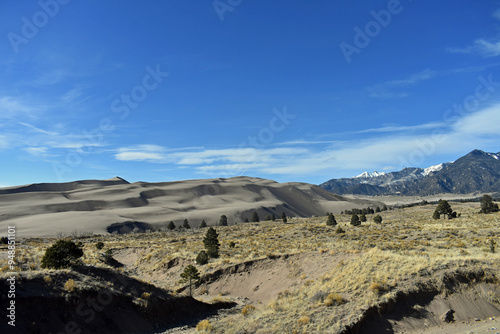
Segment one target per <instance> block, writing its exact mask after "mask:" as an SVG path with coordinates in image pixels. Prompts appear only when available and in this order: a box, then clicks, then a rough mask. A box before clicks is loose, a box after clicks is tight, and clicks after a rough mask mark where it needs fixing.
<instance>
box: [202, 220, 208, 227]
mask: <svg viewBox="0 0 500 334" xmlns="http://www.w3.org/2000/svg"><path fill="white" fill-rule="evenodd" d="M200 227H201V228H203V227H207V222H206V221H205V219H203V220H202V222H201V224H200Z"/></svg>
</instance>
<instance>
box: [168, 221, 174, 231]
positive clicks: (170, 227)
mask: <svg viewBox="0 0 500 334" xmlns="http://www.w3.org/2000/svg"><path fill="white" fill-rule="evenodd" d="M168 229H169V230H175V224H174V222H170V223H168Z"/></svg>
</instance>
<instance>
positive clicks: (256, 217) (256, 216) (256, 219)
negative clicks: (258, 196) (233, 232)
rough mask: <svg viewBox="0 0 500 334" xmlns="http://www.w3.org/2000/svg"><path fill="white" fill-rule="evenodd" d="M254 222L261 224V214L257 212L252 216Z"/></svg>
mask: <svg viewBox="0 0 500 334" xmlns="http://www.w3.org/2000/svg"><path fill="white" fill-rule="evenodd" d="M252 222H254V223H258V222H260V218H259V214H258V213H257V211H254V212H253V214H252Z"/></svg>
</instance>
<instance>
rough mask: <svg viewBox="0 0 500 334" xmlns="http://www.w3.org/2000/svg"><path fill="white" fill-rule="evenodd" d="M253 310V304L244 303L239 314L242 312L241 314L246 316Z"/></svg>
mask: <svg viewBox="0 0 500 334" xmlns="http://www.w3.org/2000/svg"><path fill="white" fill-rule="evenodd" d="M253 311H255V306H253V305H245V307H244V308H243V309H242V310H241V314H243V316H245V317H246V316H247V315H249V314H250V313H252V312H253Z"/></svg>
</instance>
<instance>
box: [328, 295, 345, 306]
mask: <svg viewBox="0 0 500 334" xmlns="http://www.w3.org/2000/svg"><path fill="white" fill-rule="evenodd" d="M346 302H347V300H345V299H344V297H342V296H341V295H339V294H338V293H330V294H329V295H328V296H326V298H325V300H324V301H323V303H324V304H325V306H338V305H342V304H344V303H346Z"/></svg>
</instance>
